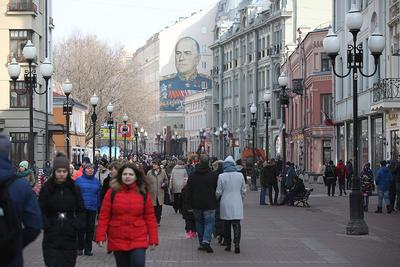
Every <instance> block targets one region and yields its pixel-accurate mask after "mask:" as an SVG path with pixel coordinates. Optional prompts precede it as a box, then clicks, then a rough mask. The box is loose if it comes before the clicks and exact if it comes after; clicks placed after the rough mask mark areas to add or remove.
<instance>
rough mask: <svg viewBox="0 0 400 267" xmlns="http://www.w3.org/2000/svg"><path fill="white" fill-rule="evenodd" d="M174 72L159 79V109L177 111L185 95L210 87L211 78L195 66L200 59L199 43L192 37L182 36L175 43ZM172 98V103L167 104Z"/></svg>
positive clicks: (180, 107)
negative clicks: (160, 103)
mask: <svg viewBox="0 0 400 267" xmlns="http://www.w3.org/2000/svg"><path fill="white" fill-rule="evenodd" d="M174 53H175V67H176V74H173V75H172V76H169V77H165V79H163V80H161V81H160V91H161V92H160V93H161V95H160V96H161V102H164V104H163V105H161V110H166V111H167V110H168V111H179V110H180V109H182V108H183V106H182V104H183V100H184V98H185V97H186V96H188V95H191V94H193V93H195V92H196V91H204V90H207V89H211V79H209V78H208V77H207V76H206V75H204V74H200V73H199V72H198V70H197V66H198V65H199V63H200V60H201V53H200V46H199V43H198V42H197V41H196V40H195V39H193V38H192V37H188V36H186V37H183V38H181V39H179V40H178V41H177V43H176V45H175V51H174ZM167 100H168V102H169V101H171V100H172V102H173V103H174V104H173V105H171V104H167V103H168V102H167Z"/></svg>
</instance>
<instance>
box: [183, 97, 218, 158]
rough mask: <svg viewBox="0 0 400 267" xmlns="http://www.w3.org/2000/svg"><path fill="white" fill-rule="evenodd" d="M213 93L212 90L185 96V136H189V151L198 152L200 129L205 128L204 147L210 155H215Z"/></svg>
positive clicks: (200, 141) (200, 142)
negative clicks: (213, 144) (213, 142)
mask: <svg viewBox="0 0 400 267" xmlns="http://www.w3.org/2000/svg"><path fill="white" fill-rule="evenodd" d="M211 98H212V94H211V91H205V92H202V93H197V94H193V95H191V96H188V97H186V98H185V102H184V107H185V137H186V138H187V153H188V154H190V153H196V152H197V151H198V148H199V145H200V144H203V143H202V140H201V138H200V136H201V134H200V129H203V130H204V133H205V135H204V133H203V138H204V139H205V142H204V149H205V152H206V153H207V154H208V155H214V154H213V153H214V149H213V147H212V143H211V140H212V134H213V131H212V129H213V127H212V101H211Z"/></svg>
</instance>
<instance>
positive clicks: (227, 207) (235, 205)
mask: <svg viewBox="0 0 400 267" xmlns="http://www.w3.org/2000/svg"><path fill="white" fill-rule="evenodd" d="M245 193H246V184H245V182H244V178H243V174H242V173H240V172H237V171H236V163H235V161H234V160H233V158H232V157H231V156H228V157H227V158H226V159H225V160H224V172H223V173H221V174H220V175H219V176H218V185H217V192H216V194H217V198H218V197H221V202H220V217H221V219H222V220H224V221H225V234H224V239H225V244H226V248H225V251H230V250H231V242H232V239H231V228H233V243H234V245H235V253H240V236H241V225H240V220H242V219H243V197H244V194H245Z"/></svg>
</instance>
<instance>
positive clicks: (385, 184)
mask: <svg viewBox="0 0 400 267" xmlns="http://www.w3.org/2000/svg"><path fill="white" fill-rule="evenodd" d="M392 181H393V175H392V172H391V171H390V169H389V168H388V167H381V168H380V169H379V170H378V172H377V173H376V177H375V183H376V185H377V186H378V190H379V191H383V192H385V191H388V190H389V187H390V184H391V183H392Z"/></svg>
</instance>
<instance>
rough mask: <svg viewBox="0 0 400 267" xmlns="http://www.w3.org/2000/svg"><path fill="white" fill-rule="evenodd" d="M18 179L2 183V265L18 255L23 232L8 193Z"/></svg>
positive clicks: (0, 209) (0, 199) (0, 234)
mask: <svg viewBox="0 0 400 267" xmlns="http://www.w3.org/2000/svg"><path fill="white" fill-rule="evenodd" d="M16 179H18V178H16V177H13V178H10V179H7V180H6V181H4V182H2V183H0V251H1V255H0V265H3V264H7V263H9V262H11V261H12V260H13V259H14V257H15V255H16V253H17V247H16V246H17V244H16V242H17V239H18V234H19V233H20V231H21V226H20V224H19V223H18V219H17V214H16V213H15V210H14V207H13V205H12V200H11V197H10V194H9V192H8V188H9V186H10V185H11V184H12V183H13V182H14V181H15V180H16Z"/></svg>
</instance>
